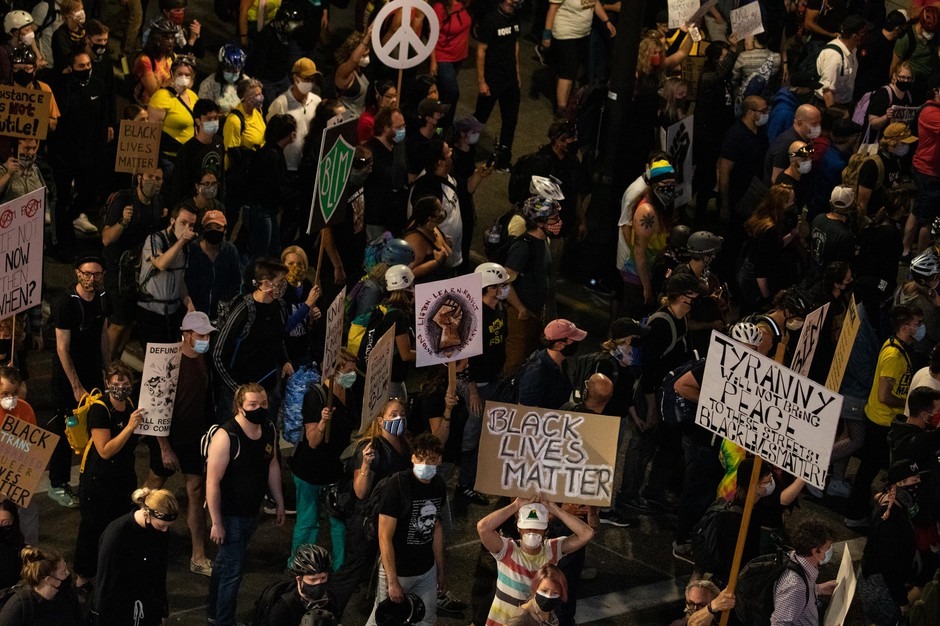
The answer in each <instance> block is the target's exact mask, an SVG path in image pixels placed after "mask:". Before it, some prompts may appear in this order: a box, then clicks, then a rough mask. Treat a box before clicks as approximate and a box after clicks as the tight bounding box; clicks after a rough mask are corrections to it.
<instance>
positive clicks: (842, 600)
mask: <svg viewBox="0 0 940 626" xmlns="http://www.w3.org/2000/svg"><path fill="white" fill-rule="evenodd" d="M836 582H837V583H838V585H836V590H835V591H834V592H833V593H832V600H831V601H830V602H829V608H828V609H826V618H825V621H824V622H823V625H824V626H842V625H843V624H845V618H846V617H848V615H849V609H850V608H851V607H852V600H853V598H855V585H856V584H857V582H858V581H857V580H856V578H855V568H854V567H853V566H852V553H851V552H850V551H849V544H845V545H844V547H843V548H842V561H841V562H840V563H839V573H838V575H837V576H836Z"/></svg>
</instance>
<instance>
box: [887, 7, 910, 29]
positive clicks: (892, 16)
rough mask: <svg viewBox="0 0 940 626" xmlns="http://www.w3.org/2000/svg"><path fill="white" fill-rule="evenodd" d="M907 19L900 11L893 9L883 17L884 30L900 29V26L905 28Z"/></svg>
mask: <svg viewBox="0 0 940 626" xmlns="http://www.w3.org/2000/svg"><path fill="white" fill-rule="evenodd" d="M907 24H908V19H907V15H905V14H904V13H903V12H902V11H898V10H897V9H895V10H894V11H891V12H890V13H888V15H887V16H885V28H886V29H888V30H894V29H895V28H901V27H902V26H907Z"/></svg>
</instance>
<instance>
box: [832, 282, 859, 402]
mask: <svg viewBox="0 0 940 626" xmlns="http://www.w3.org/2000/svg"><path fill="white" fill-rule="evenodd" d="M860 325H861V319H859V317H858V307H857V306H856V305H855V296H852V297H851V298H850V299H849V308H848V309H847V310H846V312H845V319H844V320H843V322H842V331H841V332H840V333H839V342H838V343H837V344H836V351H835V353H834V354H833V355H832V365H830V366H829V375H828V376H827V377H826V388H827V389H830V390H832V391H835V392H837V393H838V391H839V389H841V388H842V378H843V377H844V376H845V368H846V366H847V365H848V364H849V357H850V356H851V355H852V346H854V345H855V336H856V335H858V328H859V326H860Z"/></svg>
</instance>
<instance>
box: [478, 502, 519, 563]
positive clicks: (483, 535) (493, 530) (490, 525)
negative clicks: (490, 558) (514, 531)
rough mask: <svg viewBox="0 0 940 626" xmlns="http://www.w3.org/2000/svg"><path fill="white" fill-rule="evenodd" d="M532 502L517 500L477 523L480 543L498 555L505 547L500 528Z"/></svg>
mask: <svg viewBox="0 0 940 626" xmlns="http://www.w3.org/2000/svg"><path fill="white" fill-rule="evenodd" d="M529 502H531V500H524V499H522V498H516V499H515V500H514V501H513V502H510V503H509V504H507V505H506V506H504V507H503V508H501V509H497V510H495V511H493V512H492V513H490V514H489V515H487V516H486V517H484V518H483V519H481V520H480V521H479V522H477V534H478V535H479V536H480V542H481V543H482V544H483V547H484V548H486V549H487V550H488V551H489V552H491V553H493V554H496V553H497V552H499V551H500V550H501V549H502V547H503V539H502V537H500V535H499V532H498V530H497V529H498V528H499V527H500V526H502V525H503V523H504V522H505V521H506V520H508V519H509V518H511V517H512V516H513V515H515V514H516V513H518V512H519V508H520V507H521V506H522V505H524V504H528V503H529Z"/></svg>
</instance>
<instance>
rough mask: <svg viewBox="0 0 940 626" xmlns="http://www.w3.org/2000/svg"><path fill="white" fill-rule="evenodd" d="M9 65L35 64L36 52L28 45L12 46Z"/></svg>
mask: <svg viewBox="0 0 940 626" xmlns="http://www.w3.org/2000/svg"><path fill="white" fill-rule="evenodd" d="M10 64H11V65H36V53H35V52H33V49H32V48H30V47H29V46H19V47H17V48H13V54H11V55H10Z"/></svg>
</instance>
